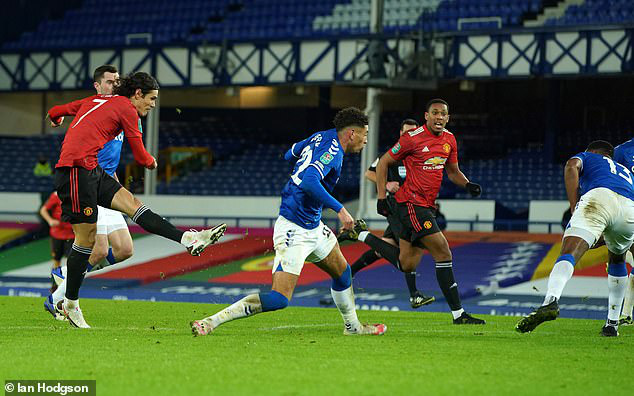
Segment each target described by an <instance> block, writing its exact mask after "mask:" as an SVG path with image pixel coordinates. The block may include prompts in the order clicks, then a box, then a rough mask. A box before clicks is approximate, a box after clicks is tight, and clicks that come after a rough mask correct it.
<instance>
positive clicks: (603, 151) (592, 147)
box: [586, 140, 614, 158]
mask: <svg viewBox="0 0 634 396" xmlns="http://www.w3.org/2000/svg"><path fill="white" fill-rule="evenodd" d="M586 151H588V152H590V153H595V154H600V155H605V156H606V157H610V158H612V157H613V156H614V146H612V144H611V143H610V142H606V141H605V140H595V141H594V142H591V143H590V144H589V145H588V148H587V149H586Z"/></svg>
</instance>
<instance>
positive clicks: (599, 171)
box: [572, 152, 634, 201]
mask: <svg viewBox="0 0 634 396" xmlns="http://www.w3.org/2000/svg"><path fill="white" fill-rule="evenodd" d="M572 158H579V159H580V160H581V173H580V174H579V195H583V194H585V193H587V192H588V191H590V190H592V189H595V188H599V187H604V188H607V189H609V190H612V191H614V192H615V193H617V194H619V195H621V196H623V197H626V198H629V199H631V200H633V201H634V186H633V185H632V172H630V170H629V169H627V168H626V167H625V166H623V165H621V164H619V163H618V162H615V161H614V160H612V158H610V157H606V156H603V155H599V154H595V153H588V152H583V153H579V154H577V155H575V156H574V157H572Z"/></svg>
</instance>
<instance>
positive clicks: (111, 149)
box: [97, 119, 143, 176]
mask: <svg viewBox="0 0 634 396" xmlns="http://www.w3.org/2000/svg"><path fill="white" fill-rule="evenodd" d="M139 131H141V133H143V127H142V126H141V119H139ZM122 147H123V131H121V133H119V134H118V135H117V136H116V137H115V138H114V139H112V140H111V141H109V142H108V143H106V144H104V145H103V147H102V148H101V150H99V152H98V153H97V163H98V164H99V166H101V169H103V170H104V171H105V172H106V173H107V174H109V175H110V176H112V175H113V174H114V173H115V172H116V171H117V168H118V167H119V161H121V148H122Z"/></svg>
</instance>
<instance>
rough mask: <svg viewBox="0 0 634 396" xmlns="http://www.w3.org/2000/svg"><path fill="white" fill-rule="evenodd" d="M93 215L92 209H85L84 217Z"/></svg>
mask: <svg viewBox="0 0 634 396" xmlns="http://www.w3.org/2000/svg"><path fill="white" fill-rule="evenodd" d="M91 214H92V208H91V207H90V206H88V207H86V208H84V215H86V216H90V215H91Z"/></svg>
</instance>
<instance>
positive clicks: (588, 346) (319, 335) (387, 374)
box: [0, 297, 634, 396]
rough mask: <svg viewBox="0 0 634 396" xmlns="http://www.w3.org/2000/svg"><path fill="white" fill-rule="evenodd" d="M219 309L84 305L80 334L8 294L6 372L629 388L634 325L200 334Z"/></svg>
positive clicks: (139, 391)
mask: <svg viewBox="0 0 634 396" xmlns="http://www.w3.org/2000/svg"><path fill="white" fill-rule="evenodd" d="M220 307H221V306H218V305H210V304H190V303H163V302H160V303H159V302H156V303H150V302H135V301H109V300H108V301H106V300H89V299H84V300H82V308H83V310H84V313H85V316H86V319H87V321H88V323H90V324H91V325H92V326H93V328H92V329H88V330H79V329H73V328H70V327H69V326H68V324H67V323H62V322H56V321H54V320H53V319H52V318H51V317H50V316H49V315H48V314H45V313H44V311H43V309H42V299H41V298H23V297H0V313H1V314H0V315H1V316H0V323H1V324H0V357H1V359H0V377H1V378H0V379H1V380H5V379H23V380H27V379H96V380H97V394H98V395H256V394H257V395H262V394H264V395H302V394H314V395H327V396H330V395H361V394H363V395H382V396H383V395H385V396H387V395H409V396H413V395H422V394H426V395H487V396H489V395H499V394H513V395H536V394H537V395H540V396H542V395H576V396H578V395H593V394H610V395H619V394H631V393H629V392H631V385H630V382H629V380H628V374H627V373H628V372H629V370H630V369H631V368H632V367H634V356H633V354H632V351H633V350H634V348H633V345H632V344H633V343H634V342H633V340H634V328H632V327H628V328H622V329H621V337H618V338H615V339H606V338H602V337H600V336H599V335H598V333H599V330H600V328H601V325H602V322H601V321H593V320H572V319H559V320H557V321H555V322H550V323H546V324H544V325H542V326H541V327H540V328H538V329H537V331H536V332H535V333H532V334H518V333H516V332H515V331H514V330H513V326H514V324H515V322H516V320H517V318H513V317H493V316H490V317H486V319H487V321H488V322H489V323H488V324H487V325H486V326H478V327H474V326H455V325H452V324H451V322H450V320H449V319H450V316H449V314H446V313H444V314H434V313H412V312H377V311H372V312H369V311H362V312H360V313H359V316H360V318H361V320H363V321H369V322H379V321H382V322H385V323H386V324H387V325H388V327H389V329H388V332H387V334H386V335H384V336H381V337H376V336H364V337H346V336H343V335H342V324H341V317H340V316H339V313H338V312H337V311H336V310H335V309H321V308H292V307H291V308H288V309H286V310H283V311H280V312H274V313H267V314H261V315H257V316H255V317H252V318H248V319H244V320H240V321H235V322H232V323H228V324H226V325H224V326H222V327H220V328H219V329H217V330H216V332H215V333H213V334H212V335H210V336H206V337H198V338H194V337H192V335H191V333H190V330H189V326H188V322H189V321H190V320H192V319H199V318H202V317H205V316H207V315H209V314H212V313H214V312H215V311H216V310H218V309H219V308H220Z"/></svg>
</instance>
